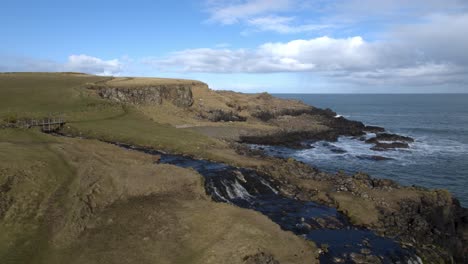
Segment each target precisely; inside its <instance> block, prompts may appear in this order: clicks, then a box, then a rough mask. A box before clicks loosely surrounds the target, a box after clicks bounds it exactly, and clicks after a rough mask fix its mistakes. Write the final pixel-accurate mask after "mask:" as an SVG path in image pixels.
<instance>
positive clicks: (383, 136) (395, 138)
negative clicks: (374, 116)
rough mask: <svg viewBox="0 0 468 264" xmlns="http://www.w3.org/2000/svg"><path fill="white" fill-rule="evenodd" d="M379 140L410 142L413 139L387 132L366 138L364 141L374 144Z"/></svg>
mask: <svg viewBox="0 0 468 264" xmlns="http://www.w3.org/2000/svg"><path fill="white" fill-rule="evenodd" d="M380 141H397V142H406V143H412V142H414V139H413V138H411V137H405V136H401V135H397V134H389V133H379V134H377V135H376V136H375V137H373V138H370V139H368V140H366V143H369V144H375V143H378V142H380Z"/></svg>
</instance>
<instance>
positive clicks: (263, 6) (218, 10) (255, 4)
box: [207, 0, 295, 25]
mask: <svg viewBox="0 0 468 264" xmlns="http://www.w3.org/2000/svg"><path fill="white" fill-rule="evenodd" d="M294 3H295V1H294V0H275V1H271V0H246V1H226V0H220V1H219V0H218V1H213V0H211V1H208V2H207V5H208V11H209V12H210V14H211V17H210V19H209V21H212V22H219V23H222V24H225V25H230V24H235V23H237V22H239V21H241V20H243V19H247V18H250V17H253V16H256V15H261V14H265V13H269V12H278V11H279V12H281V11H285V10H287V9H290V8H291V7H292V6H294Z"/></svg>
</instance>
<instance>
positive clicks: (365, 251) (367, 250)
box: [361, 248, 372, 255]
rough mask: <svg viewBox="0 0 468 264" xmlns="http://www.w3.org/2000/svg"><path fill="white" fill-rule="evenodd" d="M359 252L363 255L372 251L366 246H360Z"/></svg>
mask: <svg viewBox="0 0 468 264" xmlns="http://www.w3.org/2000/svg"><path fill="white" fill-rule="evenodd" d="M361 253H362V254H364V255H369V254H370V253H372V251H371V250H370V249H368V248H362V249H361Z"/></svg>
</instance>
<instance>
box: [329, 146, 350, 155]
mask: <svg viewBox="0 0 468 264" xmlns="http://www.w3.org/2000/svg"><path fill="white" fill-rule="evenodd" d="M330 151H331V152H333V153H337V154H343V153H346V152H347V151H346V150H344V149H341V148H337V147H334V148H330Z"/></svg>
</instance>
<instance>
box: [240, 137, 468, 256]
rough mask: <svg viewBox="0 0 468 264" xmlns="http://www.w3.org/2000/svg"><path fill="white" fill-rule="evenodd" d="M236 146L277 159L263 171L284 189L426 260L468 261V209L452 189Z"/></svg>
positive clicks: (248, 152) (255, 154) (262, 156)
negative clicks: (372, 216)
mask: <svg viewBox="0 0 468 264" xmlns="http://www.w3.org/2000/svg"><path fill="white" fill-rule="evenodd" d="M377 137H378V136H377ZM383 137H384V138H386V137H387V136H383ZM399 139H402V138H399ZM405 139H406V140H408V141H409V140H410V139H408V138H405ZM236 147H237V151H238V152H239V153H241V154H242V155H249V156H252V157H255V158H261V159H266V160H272V163H274V164H275V165H274V166H264V167H262V168H261V171H263V172H264V173H265V175H268V177H270V179H272V180H273V181H275V182H276V186H277V187H278V188H279V189H280V190H281V192H282V193H283V194H284V195H286V196H288V197H292V198H295V199H300V200H304V201H317V202H319V203H323V204H326V205H328V206H332V207H336V208H338V210H339V211H340V212H342V213H343V214H345V215H346V216H348V217H349V219H351V221H352V222H354V223H355V224H357V225H360V226H362V227H364V228H368V229H370V230H373V231H375V232H377V233H379V234H381V235H384V236H387V237H392V238H396V239H397V240H399V241H400V242H401V243H402V244H404V245H409V246H411V247H414V248H415V249H416V250H417V254H418V255H419V256H421V257H422V258H423V263H441V262H443V263H465V262H466V261H467V260H468V254H467V252H468V240H467V236H466V234H467V230H468V209H467V208H463V207H462V206H461V205H460V203H459V201H458V200H457V199H456V198H453V197H452V196H451V195H450V194H449V193H448V192H447V191H443V190H435V191H432V190H429V189H425V188H421V187H417V186H413V187H404V186H401V185H399V184H398V183H396V182H395V181H392V180H388V179H376V178H372V177H371V176H369V175H367V174H364V173H358V174H355V175H346V174H345V173H337V174H334V175H332V174H328V173H324V172H321V171H319V170H318V169H315V168H313V167H310V166H309V165H307V164H304V163H302V162H299V161H296V160H293V159H281V158H274V157H270V156H266V155H265V154H264V153H263V152H262V151H259V150H252V149H250V148H249V147H248V146H245V145H237V146H236ZM318 186H326V187H318ZM406 191H408V192H418V197H417V198H416V199H414V197H411V198H410V197H407V198H405V197H404V196H405V194H404V193H405V192H406ZM376 193H378V194H377V195H376ZM342 194H344V195H347V196H348V197H350V198H349V199H350V200H351V201H352V203H363V204H366V206H368V205H370V207H371V208H372V209H375V210H376V220H375V221H372V222H368V221H366V219H365V218H366V217H367V216H366V213H367V212H365V211H364V212H361V213H363V214H364V215H357V214H355V212H353V209H350V208H347V206H343V205H342V204H341V203H340V201H339V200H337V199H336V198H335V197H339V196H340V195H342ZM379 194H383V195H379ZM393 194H396V195H401V197H398V196H393ZM365 209H368V208H367V207H365ZM353 218H358V219H357V220H356V219H353ZM359 218H364V219H359ZM357 263H359V262H357ZM362 263H368V262H362Z"/></svg>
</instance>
